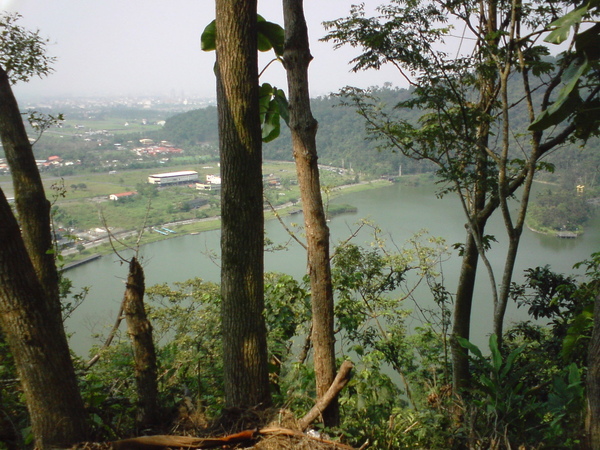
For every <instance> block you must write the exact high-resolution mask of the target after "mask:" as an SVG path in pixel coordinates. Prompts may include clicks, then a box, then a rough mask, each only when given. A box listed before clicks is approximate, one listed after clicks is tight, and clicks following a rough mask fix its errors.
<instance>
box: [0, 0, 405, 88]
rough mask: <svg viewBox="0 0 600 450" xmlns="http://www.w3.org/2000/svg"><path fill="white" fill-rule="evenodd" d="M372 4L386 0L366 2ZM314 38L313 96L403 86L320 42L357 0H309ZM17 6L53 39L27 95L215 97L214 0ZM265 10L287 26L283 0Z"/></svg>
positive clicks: (29, 2) (85, 0)
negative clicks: (207, 38) (208, 42)
mask: <svg viewBox="0 0 600 450" xmlns="http://www.w3.org/2000/svg"><path fill="white" fill-rule="evenodd" d="M363 1H365V3H366V4H367V7H368V8H374V7H375V6H378V5H379V4H381V3H384V1H383V0H375V1H373V0H363ZM304 3H305V10H306V11H305V13H306V18H307V22H308V26H309V34H310V36H311V52H312V54H313V56H314V57H315V59H314V60H313V62H312V63H311V66H310V85H311V95H312V96H317V95H323V94H327V93H329V92H335V91H337V90H338V89H339V88H340V87H343V86H346V85H353V86H360V87H368V86H373V85H381V84H383V83H384V82H386V81H391V82H393V83H394V84H395V85H400V86H401V85H402V80H401V78H400V77H399V76H398V74H397V72H396V71H395V69H393V68H391V67H390V68H388V69H387V70H382V71H379V72H375V71H369V72H363V73H359V74H353V73H350V66H349V65H348V61H349V60H350V59H351V58H352V57H353V56H356V54H357V50H354V49H351V48H346V49H343V50H337V51H334V50H333V48H332V44H330V43H323V42H318V39H319V38H321V37H322V36H323V35H324V34H325V31H324V29H323V27H322V25H321V22H322V21H324V20H331V19H335V18H338V17H344V16H346V15H347V14H348V12H349V9H350V5H351V4H353V3H358V0H354V1H353V0H305V2H304ZM0 7H2V9H3V10H8V11H17V12H19V13H20V14H21V15H22V16H23V19H22V20H21V21H20V23H21V25H23V26H25V27H27V28H29V29H39V30H40V32H41V35H42V36H44V37H47V38H48V39H50V45H49V47H48V51H49V53H50V54H51V55H52V56H55V57H56V58H57V61H56V63H55V65H54V68H55V72H54V73H53V74H51V75H50V76H49V77H46V78H43V79H35V80H32V81H30V82H29V83H27V84H24V83H20V84H18V85H17V86H15V92H16V93H17V95H18V96H19V95H26V96H27V97H30V96H35V97H46V96H48V97H54V96H65V95H72V96H98V95H144V94H149V95H157V94H176V95H181V94H182V93H184V94H185V95H187V96H189V95H200V96H203V97H214V96H215V81H214V74H213V71H212V68H213V64H214V60H215V55H214V53H212V52H211V53H205V52H203V51H201V50H200V34H201V33H202V30H203V29H204V27H205V26H206V25H207V24H208V23H209V22H210V21H211V20H212V19H213V18H214V15H215V12H214V8H215V6H214V0H161V1H159V0H53V1H49V0H0ZM259 13H260V14H261V15H263V16H264V17H265V18H266V19H267V20H270V21H273V22H277V23H279V24H281V25H283V18H282V12H281V0H259ZM261 80H264V81H268V82H271V83H272V84H275V85H277V86H278V87H285V73H284V71H283V68H282V67H281V66H279V65H275V64H273V65H271V67H270V68H269V69H268V70H267V72H266V73H265V74H264V75H263V77H262V79H261Z"/></svg>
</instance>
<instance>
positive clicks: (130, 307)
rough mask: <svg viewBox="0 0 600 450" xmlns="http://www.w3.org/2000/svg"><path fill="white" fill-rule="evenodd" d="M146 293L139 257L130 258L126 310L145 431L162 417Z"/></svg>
mask: <svg viewBox="0 0 600 450" xmlns="http://www.w3.org/2000/svg"><path fill="white" fill-rule="evenodd" d="M144 292H145V284H144V270H143V269H142V266H141V265H140V263H139V261H138V260H137V259H136V258H131V261H130V262H129V274H128V276H127V288H126V289H125V299H124V302H123V312H124V313H125V319H126V321H127V329H128V333H129V337H130V339H131V343H132V346H133V358H134V366H135V381H136V385H137V395H138V400H137V408H138V409H137V425H138V427H139V428H140V429H143V430H145V429H148V428H149V429H152V428H153V427H155V426H156V425H157V424H158V420H159V418H160V413H159V411H160V409H159V405H158V382H157V378H156V372H157V369H156V351H155V349H154V341H153V340H152V325H151V324H150V321H149V320H148V318H147V316H146V310H145V308H144Z"/></svg>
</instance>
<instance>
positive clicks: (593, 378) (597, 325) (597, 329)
mask: <svg viewBox="0 0 600 450" xmlns="http://www.w3.org/2000/svg"><path fill="white" fill-rule="evenodd" d="M586 387H587V406H588V416H587V418H586V432H587V433H586V434H587V439H588V447H587V448H590V449H595V448H600V294H598V295H596V301H595V302H594V330H593V332H592V338H591V340H590V344H589V347H588V373H587V380H586Z"/></svg>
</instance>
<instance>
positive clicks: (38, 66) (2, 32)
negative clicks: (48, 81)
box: [0, 12, 55, 84]
mask: <svg viewBox="0 0 600 450" xmlns="http://www.w3.org/2000/svg"><path fill="white" fill-rule="evenodd" d="M20 18H21V15H20V14H16V13H14V14H10V13H7V12H2V14H1V15H0V66H1V67H2V68H3V69H4V70H5V71H6V73H7V74H8V77H9V79H10V81H11V83H12V84H14V83H16V82H17V81H29V80H30V79H31V78H32V77H34V76H40V77H42V76H45V75H48V74H49V73H51V72H52V68H51V66H52V63H53V62H54V60H55V58H52V57H49V56H47V55H46V45H47V43H48V40H47V39H44V38H42V37H41V36H40V35H39V31H35V32H32V31H28V30H26V29H24V28H22V27H21V26H19V25H17V24H16V23H17V21H18V20H19V19H20Z"/></svg>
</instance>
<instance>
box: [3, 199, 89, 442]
mask: <svg viewBox="0 0 600 450" xmlns="http://www.w3.org/2000/svg"><path fill="white" fill-rule="evenodd" d="M0 325H1V326H2V330H3V332H4V336H5V338H6V341H7V342H8V345H9V346H10V349H11V351H12V353H13V356H14V359H15V364H16V367H17V371H18V373H19V377H20V379H21V384H22V387H23V391H24V392H25V397H26V403H27V408H28V410H29V415H30V419H31V425H32V431H33V435H34V438H35V445H36V446H37V447H38V448H40V449H46V448H50V447H52V446H68V445H70V444H73V443H75V442H78V441H82V440H85V435H86V422H85V411H84V407H83V401H82V399H81V396H80V394H79V390H78V386H77V380H76V377H75V371H74V369H73V363H72V361H71V355H70V353H69V348H68V345H67V338H66V336H65V332H64V328H63V325H62V321H61V320H56V314H55V311H54V308H53V307H51V306H50V302H49V301H48V297H47V293H46V292H45V290H44V287H43V286H42V284H41V283H40V281H39V280H38V278H37V275H36V272H35V269H34V267H33V264H32V263H31V260H30V259H29V256H28V254H27V249H26V248H25V244H24V243H23V239H22V238H21V232H20V230H19V225H18V224H17V221H16V219H15V217H14V215H13V214H12V211H11V209H10V205H9V204H8V202H7V200H6V197H5V196H4V193H3V192H2V191H0Z"/></svg>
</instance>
